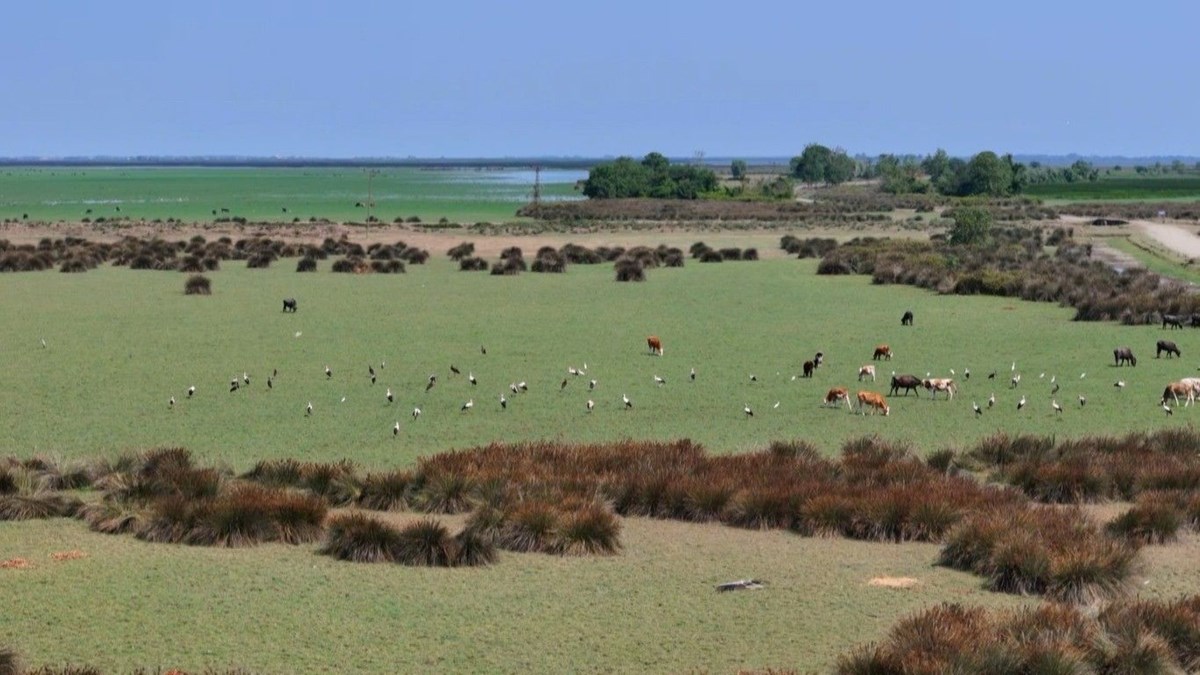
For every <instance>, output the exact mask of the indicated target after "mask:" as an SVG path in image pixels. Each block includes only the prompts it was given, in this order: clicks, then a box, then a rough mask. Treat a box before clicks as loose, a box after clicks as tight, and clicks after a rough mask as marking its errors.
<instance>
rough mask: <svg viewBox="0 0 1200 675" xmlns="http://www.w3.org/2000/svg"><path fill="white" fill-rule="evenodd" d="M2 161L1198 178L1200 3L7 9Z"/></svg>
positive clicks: (50, 1) (247, 4)
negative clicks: (766, 165) (1179, 170)
mask: <svg viewBox="0 0 1200 675" xmlns="http://www.w3.org/2000/svg"><path fill="white" fill-rule="evenodd" d="M0 16H3V18H4V25H5V29H6V30H5V31H4V32H5V44H4V51H5V55H4V56H3V57H2V58H0V101H3V103H2V104H0V156H10V157H11V156H25V155H32V156H63V155H101V154H105V155H139V154H143V155H195V154H201V155H223V154H236V155H263V156H270V155H305V156H332V157H351V156H399V157H404V156H409V155H414V156H422V157H439V156H445V157H463V156H529V155H587V156H596V155H617V154H633V155H641V154H644V153H646V152H648V151H650V150H658V151H661V152H664V153H666V154H669V155H673V156H690V155H692V154H693V153H694V152H695V151H698V150H702V151H704V152H705V153H706V154H707V155H709V156H739V155H740V156H763V155H771V156H786V155H791V154H796V153H798V152H799V150H801V149H802V148H803V147H804V145H805V144H807V143H810V142H821V143H825V144H828V145H834V146H841V147H844V148H846V149H847V150H849V151H850V152H851V153H859V152H862V153H867V154H872V155H873V154H877V153H880V152H922V153H923V152H929V151H932V150H933V149H935V148H937V147H944V148H946V149H947V150H949V151H950V152H951V153H952V154H970V153H973V152H975V151H978V150H980V149H995V150H999V151H1010V152H1015V153H1047V154H1065V153H1070V152H1076V153H1081V154H1123V155H1152V154H1184V155H1200V125H1198V123H1197V122H1198V120H1200V86H1198V85H1200V69H1198V68H1197V66H1198V65H1200V55H1198V53H1197V51H1196V49H1195V45H1196V40H1195V37H1194V32H1195V30H1196V26H1197V25H1198V24H1200V21H1198V20H1200V4H1198V3H1191V2H1161V1H1158V0H1143V1H1141V2H1137V3H1116V2H1103V1H1100V2H1090V3H1083V2H1078V3H1075V2H1072V3H1066V2H1055V1H1054V0H1041V1H1039V2H1031V1H1028V0H1009V1H1008V2H995V3H972V2H966V1H963V2H940V1H933V2H922V1H915V2H895V1H894V0H886V1H876V0H859V1H858V2H824V3H811V4H810V3H802V2H774V1H767V2H757V3H755V2H750V3H731V2H728V1H727V0H724V1H722V2H708V1H704V0H694V1H692V2H652V1H651V0H642V1H641V2H637V1H628V0H606V1H604V2H567V1H560V2H512V3H505V2H494V1H489V2H458V1H454V0H442V1H440V2H365V1H358V0H344V1H341V2H327V3H323V2H305V1H303V0H296V1H289V2H260V1H256V0H242V1H236V2H226V1H223V0H218V1H213V2H163V1H162V0H155V1H153V2H142V1H122V0H114V1H112V2H89V1H85V0H77V1H75V2H65V1H59V0H46V1H44V2H14V3H9V6H6V7H5V9H4V10H3V12H0Z"/></svg>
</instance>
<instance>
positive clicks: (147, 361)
mask: <svg viewBox="0 0 1200 675" xmlns="http://www.w3.org/2000/svg"><path fill="white" fill-rule="evenodd" d="M439 258H440V256H439ZM329 265H330V261H324V262H323V263H322V271H320V272H318V273H316V274H297V273H296V272H294V271H293V270H294V262H290V261H286V260H285V261H280V262H277V263H276V264H275V265H274V266H272V267H271V268H270V269H266V270H263V269H246V268H244V267H243V264H242V263H240V262H229V263H227V264H226V265H225V267H224V269H222V270H221V271H219V272H216V273H212V274H211V277H212V279H213V289H214V291H213V295H211V296H185V295H183V292H182V290H183V282H184V280H185V278H186V276H185V275H181V274H178V273H173V272H153V271H131V270H128V269H125V268H112V267H101V268H100V269H97V270H94V271H91V272H88V273H86V274H59V273H55V272H43V273H28V274H12V275H6V276H5V278H4V280H3V281H4V283H3V284H2V285H0V312H3V314H4V315H5V316H6V317H7V320H6V321H5V322H3V324H2V325H0V344H3V345H4V349H5V353H6V354H7V356H8V365H9V368H8V377H7V384H6V386H5V387H4V388H3V390H0V416H3V418H4V419H7V420H9V424H7V425H5V427H4V428H3V429H2V430H0V445H2V447H4V448H5V450H6V452H8V453H12V454H17V455H21V456H27V455H33V454H38V453H45V454H49V455H51V456H56V457H60V458H67V459H69V458H75V457H91V456H98V455H102V456H111V455H115V454H117V453H120V452H122V451H125V450H136V449H144V448H148V447H155V446H163V445H172V446H174V445H182V446H185V447H187V448H189V449H191V450H192V451H193V452H194V453H195V454H196V455H197V456H198V457H199V458H201V459H204V460H217V461H223V462H227V463H229V464H231V465H233V466H234V467H235V468H239V469H242V468H246V467H248V466H249V465H250V464H252V463H253V462H254V461H256V460H258V459H263V458H273V457H294V458H298V459H308V460H333V459H339V458H342V457H347V458H350V459H352V460H354V461H356V462H359V463H361V464H364V465H367V466H393V465H404V464H409V463H411V462H412V461H413V460H414V459H415V458H416V457H418V456H420V455H422V454H428V453H432V452H437V451H442V450H446V449H450V448H456V447H469V446H473V445H477V444H484V443H488V442H490V441H493V440H503V441H518V440H523V439H564V440H578V441H597V440H611V439H617V438H624V437H633V438H646V439H674V438H691V439H693V440H696V441H699V442H701V443H703V444H704V445H705V446H707V447H708V448H710V449H711V450H712V451H714V452H738V451H744V450H748V449H751V448H755V447H761V446H763V445H765V444H766V443H767V442H769V441H770V440H774V439H783V438H803V439H807V440H810V441H812V442H814V443H816V444H818V445H819V446H820V447H822V448H825V449H827V450H829V451H833V450H835V449H836V448H838V447H839V446H840V444H841V443H842V442H843V441H844V440H846V439H848V438H853V437H857V436H861V435H864V434H881V435H883V436H886V437H889V438H898V439H903V440H907V441H911V442H913V443H915V444H916V445H917V446H918V447H919V448H920V449H921V450H922V451H932V450H935V449H938V448H942V447H946V446H962V445H966V444H970V443H971V442H973V441H974V440H976V439H978V438H981V437H983V436H986V435H989V434H992V433H995V432H998V431H1007V432H1010V433H1017V432H1027V433H1035V434H1054V435H1078V434H1084V433H1120V432H1123V431H1128V430H1132V429H1153V428H1158V427H1161V426H1164V425H1181V424H1189V423H1190V422H1191V417H1192V415H1191V410H1186V411H1180V414H1177V415H1174V416H1172V417H1170V418H1168V417H1166V416H1165V415H1164V414H1163V411H1162V410H1161V409H1159V408H1158V406H1157V400H1158V396H1159V394H1160V392H1161V391H1162V387H1163V385H1164V384H1165V383H1166V382H1167V381H1170V380H1174V379H1178V378H1180V377H1184V376H1188V375H1191V374H1193V373H1194V372H1195V367H1194V366H1192V365H1191V364H1192V363H1193V361H1192V360H1191V359H1192V354H1193V351H1192V350H1193V349H1195V348H1196V347H1195V345H1196V344H1197V342H1200V332H1193V331H1190V330H1185V331H1175V332H1174V333H1168V332H1166V331H1162V330H1161V329H1159V328H1157V327H1123V326H1119V325H1116V324H1112V323H1104V324H1096V323H1086V324H1085V323H1075V322H1072V321H1070V320H1069V319H1070V316H1071V310H1069V309H1063V308H1059V307H1057V306H1054V305H1050V304H1035V303H1025V302H1019V301H1015V300H1010V299H1002V298H991V297H953V296H937V295H935V294H931V293H928V292H925V291H921V290H917V289H913V288H907V287H882V286H873V285H871V284H870V282H869V279H868V278H866V277H821V276H817V275H816V274H814V266H815V263H814V262H812V261H795V260H787V259H785V260H770V261H761V262H752V263H747V262H742V263H722V264H716V265H713V264H709V265H701V264H696V263H691V264H689V265H688V266H687V267H685V268H682V269H658V270H651V271H650V273H649V280H648V281H647V282H645V283H642V284H636V283H630V284H618V283H615V282H614V281H613V276H612V270H611V267H610V266H608V265H599V266H572V267H571V268H570V269H569V271H568V272H567V273H566V274H563V275H540V274H532V273H526V274H522V275H521V276H518V277H495V276H491V275H487V274H481V273H463V272H458V271H456V270H455V269H454V268H452V267H451V265H450V263H449V262H447V261H445V260H444V259H437V260H434V261H432V262H431V263H430V264H429V265H426V266H419V265H412V266H409V271H408V273H407V274H403V275H366V276H356V275H344V274H334V273H331V272H328V269H329ZM289 296H294V297H296V298H297V299H298V301H299V304H300V310H299V311H298V312H296V313H295V314H292V313H283V312H282V311H280V307H281V303H280V299H281V298H283V297H289ZM905 309H912V310H913V311H914V312H915V314H916V325H915V326H914V327H911V328H902V327H901V326H900V321H899V315H900V314H901V313H902V312H903V311H904V310H905ZM649 334H656V335H659V336H661V337H662V339H663V341H664V343H665V345H666V353H665V356H663V357H654V356H650V355H648V354H647V352H646V347H645V336H647V335H649ZM1162 337H1171V338H1172V339H1174V340H1176V341H1177V342H1178V343H1179V345H1180V347H1181V349H1182V351H1183V355H1184V358H1183V359H1182V360H1176V359H1170V360H1168V359H1161V360H1156V359H1154V358H1153V356H1154V352H1153V348H1154V342H1155V340H1157V339H1159V338H1162ZM43 338H44V339H45V340H46V344H47V346H46V347H45V348H43V347H42V346H41V344H40V341H41V340H42V339H43ZM878 343H888V344H890V345H891V347H892V349H893V350H894V352H895V354H896V356H895V358H894V359H893V360H892V361H890V362H888V361H880V362H877V363H876V366H877V369H878V370H879V381H877V382H876V383H874V384H873V385H872V384H871V383H869V382H868V383H865V384H863V385H862V387H863V388H868V389H874V390H882V391H886V390H887V383H886V379H887V378H888V376H889V374H890V373H891V371H892V370H895V371H897V372H900V373H914V374H916V375H918V376H921V377H923V376H924V375H925V374H926V373H927V372H932V373H933V375H934V376H935V377H936V376H949V375H950V370H951V369H954V370H955V371H956V373H957V376H958V379H959V381H960V383H961V387H960V391H959V394H958V395H957V396H956V397H955V398H954V400H953V401H944V400H938V401H931V400H929V398H928V397H927V396H926V395H924V394H923V395H922V396H921V397H920V398H917V397H915V396H908V397H898V398H893V399H892V401H891V402H892V413H891V416H890V417H887V418H884V417H881V416H874V417H873V416H866V417H862V416H858V415H850V414H848V413H846V411H845V410H844V409H840V410H833V409H826V408H822V407H821V406H820V405H819V403H820V400H821V397H822V396H823V395H824V393H825V391H826V389H827V388H829V387H831V386H835V385H842V386H850V387H851V388H854V387H856V386H859V385H857V383H856V382H855V375H856V373H857V370H858V367H859V366H860V365H862V364H864V363H870V362H871V354H872V351H873V348H874V346H875V345H876V344H878ZM1117 345H1129V346H1132V347H1133V348H1134V351H1135V353H1136V354H1137V355H1138V356H1139V357H1140V361H1139V365H1138V367H1136V368H1128V367H1122V368H1115V367H1114V366H1113V361H1112V349H1113V347H1115V346H1117ZM481 346H486V347H487V350H488V353H487V354H486V355H483V354H481V352H480V347H481ZM817 351H823V352H824V353H825V354H826V364H825V366H823V367H822V368H820V369H818V370H817V371H816V374H815V376H814V377H813V378H812V379H811V380H806V379H804V378H797V379H795V380H793V379H792V377H793V375H798V374H799V373H800V371H801V364H802V362H803V361H804V360H806V359H809V358H812V356H813V355H814V354H815V353H816V352H817ZM1014 361H1015V362H1016V363H1017V370H1018V372H1019V373H1020V374H1021V375H1022V380H1021V383H1020V386H1019V387H1018V388H1016V389H1015V390H1013V389H1010V387H1009V376H1010V370H1011V364H1012V363H1013V362H1014ZM385 363H386V365H384V364H385ZM452 364H453V365H455V366H457V367H458V368H459V369H460V370H461V372H462V374H461V375H457V376H456V375H453V374H452V373H451V372H450V371H449V367H450V366H451V365H452ZM585 364H586V366H587V375H585V376H579V377H575V376H571V375H568V367H576V368H583V367H584V366H585ZM326 365H328V366H329V367H330V368H331V370H332V372H333V377H332V378H326V376H325V373H324V369H325V366H326ZM369 365H370V366H373V367H375V368H376V372H377V374H378V383H377V384H375V385H372V384H371V383H370V381H369V379H368V373H367V369H368V366H369ZM693 367H694V368H695V369H696V372H697V377H696V380H695V381H689V379H688V374H689V371H690V369H691V368H693ZM967 369H970V371H971V373H972V377H971V379H970V380H966V379H964V377H963V376H964V374H965V371H966V370H967ZM275 370H277V371H278V376H277V377H275V379H274V382H273V384H274V388H273V389H270V390H268V388H267V386H266V380H267V376H268V375H269V374H271V372H272V371H275ZM991 371H996V372H997V376H996V379H995V380H994V381H989V380H988V379H986V375H987V374H988V373H989V372H991ZM243 373H245V374H249V375H250V378H251V384H250V386H249V387H244V388H242V389H241V390H239V391H237V392H235V393H230V392H229V391H228V389H229V381H230V379H231V378H233V377H238V378H240V377H241V376H242V375H243ZM469 373H473V374H474V375H475V376H476V378H477V379H478V382H479V385H478V386H472V385H470V384H469V383H468V382H467V375H468V374H469ZM1043 373H1044V377H1040V375H1041V374H1043ZM1083 373H1086V374H1087V376H1086V377H1085V378H1082V379H1081V377H1080V376H1081V374H1083ZM430 374H437V376H438V381H437V384H436V386H435V387H434V388H433V389H432V390H430V391H428V392H427V391H425V386H426V382H427V378H428V376H429V375H430ZM655 375H658V376H660V377H663V378H665V380H666V384H665V385H663V386H658V385H656V384H655V381H654V379H653V378H654V376H655ZM752 375H753V376H755V377H756V378H757V381H751V376H752ZM1054 377H1057V378H1058V379H1057V381H1058V383H1059V384H1060V385H1061V391H1060V392H1059V393H1058V394H1057V395H1055V396H1053V397H1052V395H1051V389H1052V385H1051V379H1052V378H1054ZM564 379H566V380H567V384H566V387H565V388H561V383H562V381H563V380H564ZM590 379H596V380H597V386H596V389H595V390H594V391H588V389H587V382H588V380H590ZM1117 379H1123V380H1124V381H1126V383H1127V386H1126V387H1125V388H1116V387H1114V386H1113V384H1114V382H1115V381H1116V380H1117ZM519 381H526V382H528V385H529V391H528V392H527V393H522V394H515V395H514V394H512V393H511V392H510V391H509V388H508V385H509V384H510V383H512V382H519ZM191 385H195V386H196V388H197V393H196V395H195V397H194V399H192V400H188V399H187V396H186V390H187V388H188V387H189V386H191ZM389 387H390V388H391V389H392V391H393V393H394V396H395V399H396V402H395V403H394V404H391V405H389V404H388V402H387V401H386V399H385V396H384V392H385V390H386V389H388V388H389ZM993 392H994V393H995V395H996V398H997V405H996V408H995V409H994V410H990V411H987V412H986V414H984V415H983V416H982V417H981V418H976V417H975V416H974V415H973V414H972V411H971V403H972V401H977V402H979V404H980V405H984V404H985V402H986V400H987V399H988V397H989V395H990V394H992V393H993ZM502 393H503V394H504V395H505V396H506V397H507V398H508V399H509V402H508V409H507V410H502V409H501V408H500V405H499V402H498V399H499V396H500V395H501V394H502ZM623 394H627V395H628V396H629V397H630V398H631V399H632V401H633V404H634V407H633V409H631V410H626V409H624V407H623V405H622V403H621V396H622V395H623ZM1079 395H1084V396H1086V397H1087V399H1088V401H1087V406H1086V407H1084V408H1082V409H1080V406H1079V404H1078V402H1077V398H1078V396H1079ZM1022 396H1024V397H1026V399H1027V402H1028V403H1027V406H1026V407H1025V409H1024V410H1022V411H1018V410H1017V407H1016V402H1017V400H1018V399H1019V398H1021V397H1022ZM171 397H175V399H176V401H177V403H176V405H175V406H174V408H172V407H170V406H169V405H168V399H170V398H171ZM343 397H345V401H344V402H342V398H343ZM589 398H590V399H592V400H594V401H595V402H596V408H595V410H594V411H593V412H592V413H590V414H589V413H587V412H586V411H585V403H586V401H587V400H588V399H589ZM1052 398H1054V399H1056V400H1058V401H1059V402H1060V403H1061V404H1062V405H1063V406H1064V407H1065V412H1063V413H1062V414H1061V415H1057V414H1055V412H1054V411H1053V409H1052V408H1051V400H1052ZM468 399H474V407H473V409H472V410H470V411H469V412H461V411H460V408H461V406H462V405H463V403H465V402H466V401H467V400H468ZM310 401H311V402H312V404H313V409H314V412H313V415H312V416H311V417H306V416H305V414H304V411H305V406H306V405H307V403H308V402H310ZM776 403H778V407H775V404H776ZM745 405H749V406H750V407H751V408H752V409H753V410H754V411H755V415H754V417H753V418H747V417H746V416H745V415H744V414H743V412H742V408H743V406H745ZM414 407H420V408H421V409H422V411H423V414H422V415H421V417H420V418H419V419H417V420H413V419H412V418H411V416H410V413H411V411H412V410H413V408H414ZM397 421H399V422H400V423H401V425H400V426H401V432H400V434H399V435H398V436H393V433H392V426H393V424H394V423H395V422H397Z"/></svg>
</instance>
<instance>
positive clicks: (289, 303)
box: [283, 298, 296, 312]
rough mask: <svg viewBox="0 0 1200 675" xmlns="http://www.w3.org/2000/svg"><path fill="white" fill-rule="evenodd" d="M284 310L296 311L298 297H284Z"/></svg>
mask: <svg viewBox="0 0 1200 675" xmlns="http://www.w3.org/2000/svg"><path fill="white" fill-rule="evenodd" d="M283 311H285V312H294V311H296V299H295V298H284V299H283Z"/></svg>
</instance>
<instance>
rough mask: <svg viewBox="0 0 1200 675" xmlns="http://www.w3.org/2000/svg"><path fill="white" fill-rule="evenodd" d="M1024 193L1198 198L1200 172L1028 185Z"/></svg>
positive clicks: (1061, 196) (1050, 196)
mask: <svg viewBox="0 0 1200 675" xmlns="http://www.w3.org/2000/svg"><path fill="white" fill-rule="evenodd" d="M1024 194H1026V195H1029V196H1031V197H1040V198H1042V199H1053V200H1061V201H1074V202H1080V201H1108V200H1126V201H1138V200H1151V199H1153V200H1165V199H1200V175H1192V176H1145V177H1140V176H1131V175H1128V174H1120V175H1117V176H1113V177H1107V178H1106V177H1101V178H1100V179H1099V180H1097V181H1094V182H1087V181H1083V182H1078V183H1047V184H1040V185H1029V186H1026V187H1025V189H1024Z"/></svg>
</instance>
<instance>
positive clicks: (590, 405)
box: [587, 398, 596, 412]
mask: <svg viewBox="0 0 1200 675" xmlns="http://www.w3.org/2000/svg"><path fill="white" fill-rule="evenodd" d="M595 407H596V402H595V401H593V400H592V399H590V398H589V399H588V402H587V411H588V412H592V408H595Z"/></svg>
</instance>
